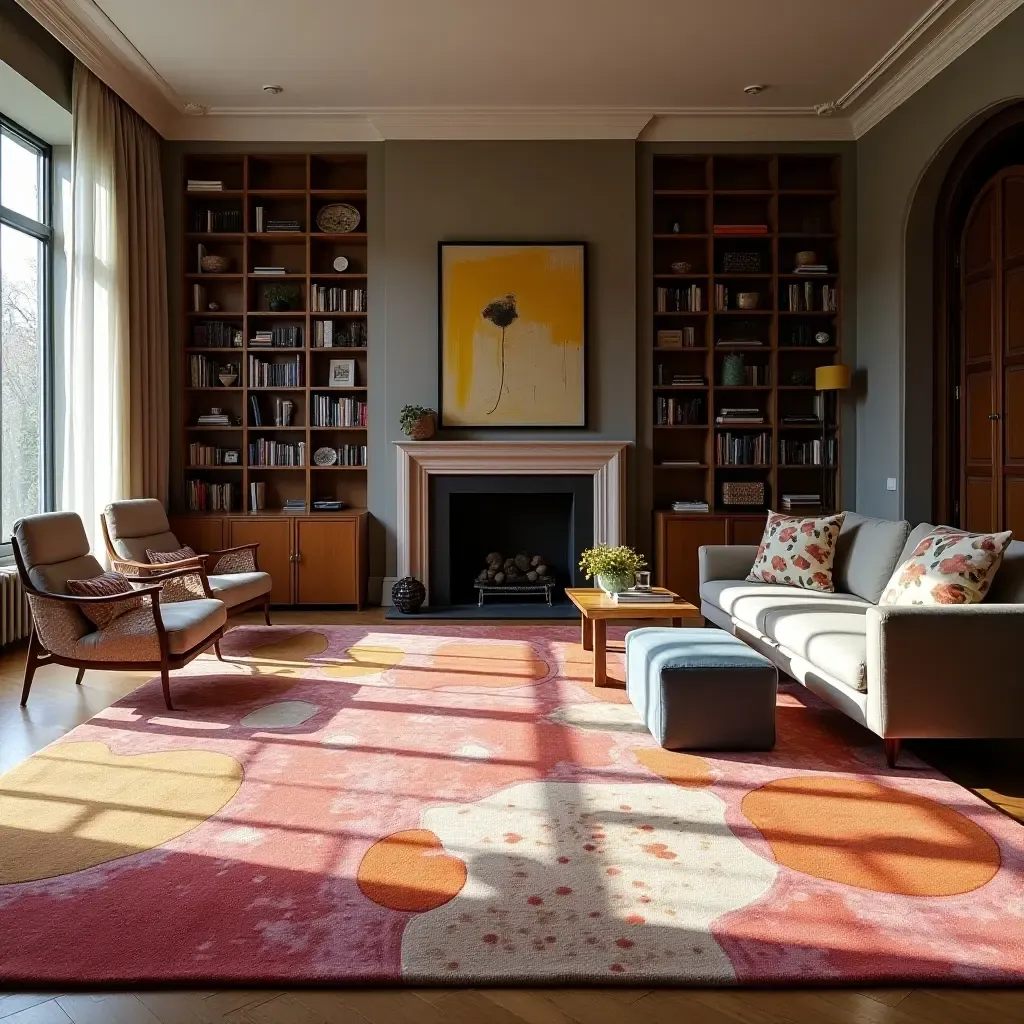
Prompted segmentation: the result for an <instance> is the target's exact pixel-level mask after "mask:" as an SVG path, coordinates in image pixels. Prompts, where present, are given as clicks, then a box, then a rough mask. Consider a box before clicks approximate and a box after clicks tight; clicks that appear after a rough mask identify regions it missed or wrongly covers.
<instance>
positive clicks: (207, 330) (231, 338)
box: [192, 320, 242, 348]
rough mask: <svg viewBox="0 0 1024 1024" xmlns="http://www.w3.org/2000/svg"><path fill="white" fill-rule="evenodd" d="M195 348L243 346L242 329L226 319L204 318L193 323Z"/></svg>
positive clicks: (193, 343)
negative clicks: (199, 321)
mask: <svg viewBox="0 0 1024 1024" xmlns="http://www.w3.org/2000/svg"><path fill="white" fill-rule="evenodd" d="M192 345H193V347H195V348H241V347H242V329H241V328H240V327H236V326H235V325H234V324H229V323H227V322H226V321H224V320H203V321H202V322H201V323H198V324H193V325H192Z"/></svg>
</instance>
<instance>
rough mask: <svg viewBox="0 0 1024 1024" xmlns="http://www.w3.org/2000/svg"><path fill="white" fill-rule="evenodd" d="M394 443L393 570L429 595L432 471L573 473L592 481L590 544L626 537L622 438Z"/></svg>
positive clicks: (615, 541)
mask: <svg viewBox="0 0 1024 1024" xmlns="http://www.w3.org/2000/svg"><path fill="white" fill-rule="evenodd" d="M397 448H398V575H399V577H402V576H415V577H416V578H417V579H419V580H422V581H423V583H424V585H425V586H426V588H427V599H428V601H429V599H430V565H429V547H430V545H429V538H430V522H429V519H430V477H431V475H432V474H441V473H445V474H458V475H471V474H478V475H479V474H488V475H492V474H508V475H512V476H514V475H517V474H519V475H522V474H530V475H538V474H544V473H550V474H573V475H578V476H591V477H593V482H594V543H595V544H610V545H613V546H614V545H618V544H623V543H625V538H626V452H627V451H628V450H629V443H628V442H625V441H406V442H400V443H398V444H397Z"/></svg>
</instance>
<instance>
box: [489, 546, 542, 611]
mask: <svg viewBox="0 0 1024 1024" xmlns="http://www.w3.org/2000/svg"><path fill="white" fill-rule="evenodd" d="M486 561H487V567H486V568H484V569H481V570H480V572H479V573H478V574H477V577H476V581H475V582H474V584H473V585H474V586H475V587H476V590H477V595H478V598H477V604H479V605H482V604H483V603H484V597H485V596H492V597H493V596H500V597H530V596H533V595H536V596H541V595H542V596H544V597H545V598H546V599H547V603H548V604H551V592H552V590H553V589H554V586H555V578H554V577H553V576H551V575H549V573H550V570H549V569H548V566H547V562H546V561H545V559H544V556H543V555H528V554H526V552H525V551H521V552H520V553H519V554H518V555H515V556H513V557H512V558H505V557H504V555H502V554H501V552H500V551H492V552H491V553H490V554H489V555H488V556H487V559H486Z"/></svg>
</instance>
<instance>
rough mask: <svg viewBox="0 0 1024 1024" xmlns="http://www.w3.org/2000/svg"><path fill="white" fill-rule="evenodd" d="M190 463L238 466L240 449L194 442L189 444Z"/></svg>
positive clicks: (195, 464)
mask: <svg viewBox="0 0 1024 1024" xmlns="http://www.w3.org/2000/svg"><path fill="white" fill-rule="evenodd" d="M188 464H189V465H190V466H227V465H231V466H237V465H238V449H237V448H218V447H216V446H215V445H212V444H197V443H192V444H190V445H189V446H188Z"/></svg>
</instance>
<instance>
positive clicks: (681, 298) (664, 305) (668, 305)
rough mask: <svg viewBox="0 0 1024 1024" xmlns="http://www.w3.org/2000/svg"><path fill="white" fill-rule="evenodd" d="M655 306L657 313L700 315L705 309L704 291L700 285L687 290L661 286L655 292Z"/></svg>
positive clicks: (694, 285)
mask: <svg viewBox="0 0 1024 1024" xmlns="http://www.w3.org/2000/svg"><path fill="white" fill-rule="evenodd" d="M654 304H655V305H654V309H655V312H657V313H700V312H702V311H703V309H704V289H703V288H702V287H701V286H700V285H699V284H691V285H689V287H687V288H668V287H665V286H664V285H659V286H658V287H657V288H656V289H655V290H654Z"/></svg>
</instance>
